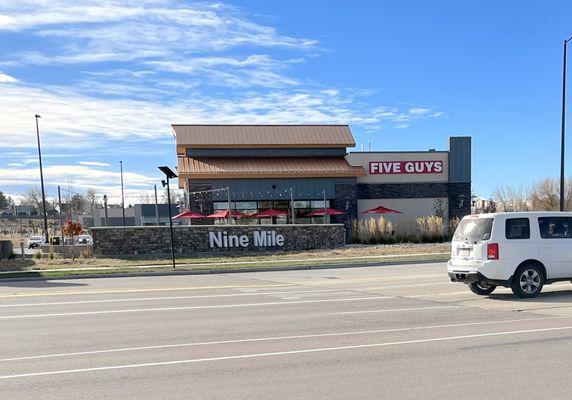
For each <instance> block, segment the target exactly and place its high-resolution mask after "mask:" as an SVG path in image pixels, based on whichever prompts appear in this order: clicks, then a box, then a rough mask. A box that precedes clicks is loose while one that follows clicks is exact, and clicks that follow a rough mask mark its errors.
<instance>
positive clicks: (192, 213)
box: [173, 211, 207, 219]
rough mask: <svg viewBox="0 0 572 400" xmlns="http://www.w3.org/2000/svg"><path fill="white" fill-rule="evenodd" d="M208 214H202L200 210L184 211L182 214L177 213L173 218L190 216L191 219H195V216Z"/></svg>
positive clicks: (202, 216) (199, 216) (201, 216)
mask: <svg viewBox="0 0 572 400" xmlns="http://www.w3.org/2000/svg"><path fill="white" fill-rule="evenodd" d="M206 217H207V216H206V215H204V214H200V213H198V212H194V211H185V212H182V213H180V214H177V215H175V216H174V217H173V219H180V218H189V219H194V218H206Z"/></svg>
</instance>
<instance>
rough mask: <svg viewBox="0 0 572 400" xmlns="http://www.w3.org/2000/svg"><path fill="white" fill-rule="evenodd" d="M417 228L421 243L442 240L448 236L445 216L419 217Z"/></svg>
mask: <svg viewBox="0 0 572 400" xmlns="http://www.w3.org/2000/svg"><path fill="white" fill-rule="evenodd" d="M417 228H418V232H419V234H418V240H419V241H420V242H421V243H431V242H442V241H444V240H445V238H446V234H445V233H446V229H445V223H444V221H443V218H441V217H438V216H436V215H429V216H426V217H421V218H417Z"/></svg>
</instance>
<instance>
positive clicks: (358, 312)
mask: <svg viewBox="0 0 572 400" xmlns="http://www.w3.org/2000/svg"><path fill="white" fill-rule="evenodd" d="M468 307H469V306H435V307H416V308H387V309H383V310H362V311H342V312H335V313H328V315H346V314H369V313H386V312H398V311H399V312H401V311H420V310H438V309H440V308H468Z"/></svg>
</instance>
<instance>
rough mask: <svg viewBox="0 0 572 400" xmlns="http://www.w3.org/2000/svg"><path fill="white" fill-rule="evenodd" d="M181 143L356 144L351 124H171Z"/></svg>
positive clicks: (265, 145)
mask: <svg viewBox="0 0 572 400" xmlns="http://www.w3.org/2000/svg"><path fill="white" fill-rule="evenodd" d="M171 126H172V128H173V131H174V133H175V135H176V137H177V147H179V146H181V147H183V146H184V147H353V146H355V141H354V138H353V136H352V133H351V131H350V128H349V126H348V125H171Z"/></svg>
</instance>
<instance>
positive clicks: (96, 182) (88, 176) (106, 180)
mask: <svg viewBox="0 0 572 400" xmlns="http://www.w3.org/2000/svg"><path fill="white" fill-rule="evenodd" d="M70 171H73V175H70ZM43 172H44V179H45V180H46V181H49V182H50V183H51V184H52V185H61V186H66V185H68V184H69V178H70V176H73V186H74V187H75V188H76V189H77V190H81V191H84V190H85V189H89V188H95V189H96V190H105V188H108V187H114V186H119V182H120V174H119V172H116V171H109V170H106V169H102V168H92V167H88V166H82V165H51V166H47V167H44V168H43ZM38 177H39V171H38V169H37V168H0V185H16V184H17V185H30V186H33V185H37V184H38ZM123 180H124V182H125V185H127V186H131V187H132V188H133V187H139V188H142V187H149V186H151V185H153V184H156V183H157V182H158V177H153V176H147V175H144V174H140V173H136V172H129V171H125V172H124V174H123Z"/></svg>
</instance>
